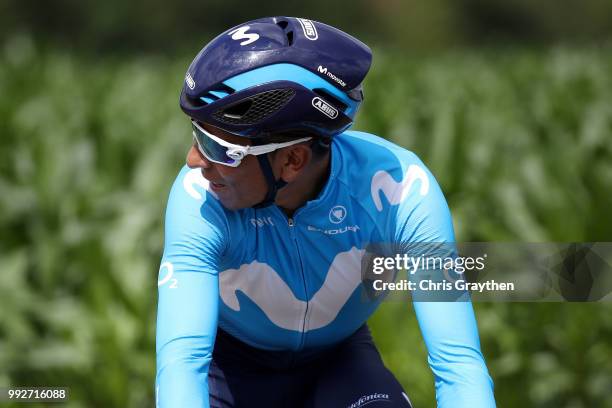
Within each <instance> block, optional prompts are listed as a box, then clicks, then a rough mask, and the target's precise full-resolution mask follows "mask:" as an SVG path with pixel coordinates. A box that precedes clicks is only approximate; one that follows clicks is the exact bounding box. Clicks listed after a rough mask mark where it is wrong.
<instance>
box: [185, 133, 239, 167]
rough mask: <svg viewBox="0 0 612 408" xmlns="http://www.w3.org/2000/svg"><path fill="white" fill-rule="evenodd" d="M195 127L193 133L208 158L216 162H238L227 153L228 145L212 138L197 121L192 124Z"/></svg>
mask: <svg viewBox="0 0 612 408" xmlns="http://www.w3.org/2000/svg"><path fill="white" fill-rule="evenodd" d="M191 126H192V128H193V135H194V136H195V138H196V141H197V142H198V146H199V147H200V151H201V152H202V154H203V155H204V156H206V158H207V159H208V160H210V161H213V162H215V163H221V164H227V165H232V164H234V163H236V160H234V159H232V158H231V157H229V156H228V155H227V147H225V146H222V145H220V144H219V143H217V142H216V141H215V140H213V139H212V138H210V137H209V136H208V135H207V134H206V133H205V132H203V131H202V130H201V129H200V128H199V127H198V126H196V124H195V123H192V124H191Z"/></svg>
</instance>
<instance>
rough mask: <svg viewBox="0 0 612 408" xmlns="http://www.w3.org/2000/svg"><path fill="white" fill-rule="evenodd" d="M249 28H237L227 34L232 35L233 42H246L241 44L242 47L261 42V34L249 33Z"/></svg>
mask: <svg viewBox="0 0 612 408" xmlns="http://www.w3.org/2000/svg"><path fill="white" fill-rule="evenodd" d="M249 28H250V27H249V26H248V25H247V26H242V27H239V28H236V29H234V30H232V31H230V32H229V33H227V35H231V36H232V40H236V41H238V40H244V41H243V42H241V43H240V45H247V44H250V43H253V42H255V41H257V40H259V34H257V33H247V31H248V30H249Z"/></svg>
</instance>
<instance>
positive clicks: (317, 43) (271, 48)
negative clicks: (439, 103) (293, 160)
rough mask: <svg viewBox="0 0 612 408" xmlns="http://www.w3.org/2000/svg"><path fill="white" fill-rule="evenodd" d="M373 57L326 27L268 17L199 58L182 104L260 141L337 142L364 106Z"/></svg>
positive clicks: (194, 114) (200, 117)
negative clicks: (301, 137) (315, 138)
mask: <svg viewBox="0 0 612 408" xmlns="http://www.w3.org/2000/svg"><path fill="white" fill-rule="evenodd" d="M371 62H372V52H371V50H370V48H368V46H367V45H365V44H363V43H362V42H361V41H359V40H357V39H356V38H354V37H352V36H350V35H348V34H346V33H344V32H342V31H340V30H338V29H336V28H334V27H331V26H328V25H326V24H323V23H319V22H316V21H312V20H307V19H303V18H293V17H268V18H262V19H258V20H253V21H249V22H247V23H244V24H241V25H238V26H236V27H233V28H231V29H229V30H227V31H225V32H224V33H222V34H221V35H219V36H217V37H216V38H215V39H213V40H212V41H211V42H210V43H208V44H207V45H206V46H205V47H204V48H203V49H202V50H201V51H200V52H199V53H198V55H197V56H196V57H195V59H194V60H193V62H192V63H191V65H190V66H189V69H188V71H187V74H186V75H185V83H184V85H183V89H182V92H181V97H180V105H181V109H182V110H183V111H184V112H185V113H186V114H187V115H189V116H190V117H191V118H193V119H195V120H197V121H200V122H203V123H207V124H210V125H213V126H215V127H217V128H220V129H223V130H225V131H227V132H230V133H233V134H236V135H239V136H243V137H247V138H251V139H259V138H265V137H266V136H271V135H274V134H285V135H286V134H292V133H295V134H296V135H297V134H303V133H309V134H315V135H319V136H323V137H333V136H334V135H337V134H338V133H341V132H343V131H344V130H346V129H347V128H348V127H349V126H350V125H351V124H352V123H353V118H354V117H355V114H356V113H357V110H358V108H359V105H361V102H362V101H363V92H362V89H361V83H362V82H363V80H364V78H365V76H366V74H367V72H368V70H369V69H370V65H371Z"/></svg>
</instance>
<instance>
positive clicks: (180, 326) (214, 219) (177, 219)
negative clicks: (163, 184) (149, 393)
mask: <svg viewBox="0 0 612 408" xmlns="http://www.w3.org/2000/svg"><path fill="white" fill-rule="evenodd" d="M196 172H199V170H196V171H195V172H194V170H189V169H188V168H184V169H183V170H182V171H181V173H180V174H179V176H178V177H177V179H176V181H175V183H174V185H173V187H172V191H171V193H170V198H169V200H168V206H167V208H166V224H165V233H166V236H165V245H164V255H163V257H162V261H161V266H160V270H159V278H158V290H159V298H158V304H157V339H156V350H157V376H156V387H155V394H156V395H155V396H156V406H157V407H158V408H174V407H176V408H179V407H181V408H183V407H193V408H200V407H206V408H207V407H208V406H209V397H208V368H209V365H210V362H211V360H212V350H213V346H214V340H215V335H216V330H217V320H218V299H219V287H218V265H219V259H220V256H221V254H222V252H223V250H224V247H225V243H224V237H225V236H227V234H226V231H224V225H225V224H224V219H223V215H222V210H221V209H220V207H219V205H218V203H217V202H216V200H215V199H214V198H213V197H212V196H211V195H210V193H207V192H206V191H205V190H204V187H205V183H204V180H203V179H202V178H201V174H200V175H198V173H196Z"/></svg>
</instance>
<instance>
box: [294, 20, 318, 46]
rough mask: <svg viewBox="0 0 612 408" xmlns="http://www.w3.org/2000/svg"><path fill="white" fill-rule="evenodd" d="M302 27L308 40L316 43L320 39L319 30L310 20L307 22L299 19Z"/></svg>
mask: <svg viewBox="0 0 612 408" xmlns="http://www.w3.org/2000/svg"><path fill="white" fill-rule="evenodd" d="M298 21H299V22H300V25H301V26H302V30H303V31H304V36H305V37H306V38H308V39H309V40H310V41H314V40H316V39H317V38H319V34H318V33H317V28H316V27H315V25H314V23H313V22H312V21H310V20H306V19H305V18H298Z"/></svg>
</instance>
